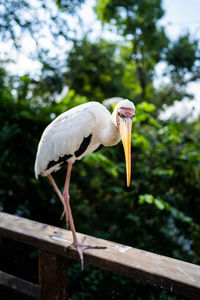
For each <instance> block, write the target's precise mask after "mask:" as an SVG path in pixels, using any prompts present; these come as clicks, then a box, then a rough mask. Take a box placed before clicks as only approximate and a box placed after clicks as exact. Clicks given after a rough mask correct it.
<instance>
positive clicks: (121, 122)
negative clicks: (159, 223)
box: [34, 99, 135, 269]
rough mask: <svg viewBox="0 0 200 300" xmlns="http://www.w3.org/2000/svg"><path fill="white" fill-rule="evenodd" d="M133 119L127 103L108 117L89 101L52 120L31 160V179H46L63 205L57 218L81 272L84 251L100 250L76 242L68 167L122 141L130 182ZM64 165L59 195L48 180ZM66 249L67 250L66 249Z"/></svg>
mask: <svg viewBox="0 0 200 300" xmlns="http://www.w3.org/2000/svg"><path fill="white" fill-rule="evenodd" d="M134 116H135V105H134V103H133V102H132V101H130V100H128V99H123V100H121V101H119V102H118V103H117V104H116V106H115V108H114V110H113V113H112V114H111V113H110V112H109V110H108V109H107V108H106V107H105V106H104V105H103V104H101V103H99V102H95V101H90V102H87V103H84V104H80V105H78V106H76V107H73V108H71V109H69V110H67V111H65V112H64V113H62V114H60V115H59V116H58V117H56V118H55V119H54V120H53V121H52V122H51V123H50V124H49V125H48V126H47V127H46V129H45V130H44V132H43V133H42V136H41V139H40V141H39V144H38V149H37V154H36V160H35V167H34V170H35V177H36V178H37V179H38V177H39V176H47V177H48V179H49V180H50V182H51V184H52V186H53V187H54V189H55V191H56V193H57V195H58V197H59V198H60V200H61V202H62V204H63V213H62V216H61V217H64V216H65V217H66V223H67V224H68V223H69V225H70V229H71V232H72V236H73V242H72V244H71V245H69V246H68V247H72V248H73V247H74V248H75V249H76V250H77V251H78V254H79V257H80V261H81V268H82V269H83V268H84V259H83V251H84V250H85V249H91V248H95V249H99V248H100V249H102V248H103V249H104V248H106V247H98V246H91V245H85V244H84V241H79V240H78V237H77V233H76V229H75V225H74V220H73V217H72V212H71V207H70V201H69V200H70V195H69V184H70V176H71V171H72V165H73V164H74V163H75V161H77V160H81V159H82V158H83V157H84V156H86V155H88V154H90V153H92V152H95V151H97V150H98V149H99V148H100V147H102V146H114V145H116V144H118V143H119V142H120V140H122V144H123V147H124V153H125V161H126V181H127V186H129V185H130V178H131V130H132V119H133V117H134ZM66 164H67V173H66V179H65V184H64V189H63V193H61V191H60V190H59V188H58V186H57V185H56V182H55V180H54V178H53V176H52V173H53V172H56V171H58V170H59V169H60V168H61V167H62V166H63V165H66ZM68 247H67V248H68Z"/></svg>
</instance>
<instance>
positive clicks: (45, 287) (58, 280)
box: [38, 249, 68, 300]
mask: <svg viewBox="0 0 200 300" xmlns="http://www.w3.org/2000/svg"><path fill="white" fill-rule="evenodd" d="M38 258H39V268H38V269H39V291H40V300H47V299H48V300H66V299H68V296H67V285H66V267H67V263H66V258H64V257H62V256H59V255H56V254H53V253H49V252H46V251H43V250H41V249H39V250H38Z"/></svg>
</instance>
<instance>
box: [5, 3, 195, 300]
mask: <svg viewBox="0 0 200 300" xmlns="http://www.w3.org/2000/svg"><path fill="white" fill-rule="evenodd" d="M83 2H84V1H83V0H73V1H68V0H66V1H65V0H64V1H62V0H61V1H56V0H52V1H50V3H51V5H53V6H51V5H48V6H47V5H46V3H45V1H42V0H40V1H38V3H39V4H38V5H40V6H42V8H43V11H45V12H46V15H47V14H49V18H50V19H44V20H40V18H39V15H37V11H36V10H35V9H34V8H33V7H32V6H31V5H32V4H30V3H29V2H28V1H25V0H24V1H16V0H10V1H3V2H2V5H1V8H2V9H1V12H0V17H1V20H2V22H1V24H0V29H1V30H0V39H1V40H2V41H7V40H11V41H12V42H13V43H14V45H15V46H16V47H18V48H19V47H20V41H21V40H22V39H23V37H24V35H25V34H27V33H28V34H32V36H33V38H34V39H35V41H36V45H37V46H38V47H36V48H37V49H36V52H37V53H36V52H34V53H32V55H33V57H37V60H38V62H40V64H41V73H40V74H38V75H37V77H36V76H35V77H33V76H31V75H30V74H25V75H23V76H21V77H20V76H17V75H10V74H8V73H7V71H6V70H5V69H4V68H2V67H1V68H0V151H1V156H0V209H1V210H4V211H6V212H9V213H12V214H17V215H21V216H25V217H28V218H30V219H34V220H38V221H41V222H43V223H48V224H52V225H56V226H59V227H61V226H62V227H64V228H65V223H64V221H60V215H61V212H62V205H61V203H60V201H59V199H58V198H57V195H56V194H55V192H54V191H53V189H52V187H51V185H50V183H49V182H48V180H47V179H46V178H39V180H36V179H35V176H34V171H33V166H34V161H35V155H36V151H37V145H38V142H39V139H40V137H41V133H42V132H43V130H44V128H45V127H46V126H47V125H48V124H49V123H50V122H51V121H52V120H53V119H54V118H55V117H56V116H57V115H59V114H60V113H62V112H64V111H66V110H67V109H70V108H72V107H74V106H77V105H79V104H82V103H85V102H87V101H88V100H89V101H90V100H97V101H102V100H103V99H105V98H109V97H112V96H121V97H124V98H130V99H134V103H135V104H137V107H136V118H135V119H134V121H133V131H132V181H131V186H130V188H127V187H126V185H125V183H126V175H125V161H124V151H123V147H122V145H121V143H119V144H118V145H117V146H115V147H112V148H106V147H105V148H103V149H102V150H100V152H97V153H93V154H91V155H89V156H87V157H85V158H84V159H83V160H82V161H78V162H77V163H76V164H75V165H74V166H73V171H72V178H71V184H70V194H71V206H72V211H73V215H74V220H75V224H76V228H77V230H78V231H80V232H83V233H86V234H90V235H93V236H97V237H102V238H105V239H109V240H112V241H116V242H119V243H123V244H126V245H130V246H133V247H136V248H140V249H146V250H148V251H152V252H155V253H160V254H163V255H167V256H171V257H175V258H178V259H182V260H186V261H188V262H192V263H200V250H199V249H200V241H199V235H200V227H199V226H200V225H199V210H200V153H199V145H200V137H199V131H200V120H197V121H196V122H193V123H191V124H187V123H186V122H182V123H178V122H176V121H173V122H172V121H169V122H168V123H164V122H161V121H159V119H158V118H157V117H156V116H157V115H158V109H159V108H162V106H163V104H168V105H170V104H172V103H173V102H174V100H177V99H178V100H181V99H182V98H183V96H184V95H186V93H185V87H186V85H187V83H188V82H190V81H194V80H197V79H199V58H198V57H199V45H198V43H197V41H196V40H192V39H191V37H190V36H189V35H183V36H181V37H180V38H178V39H177V41H175V42H173V43H170V45H169V47H168V42H169V41H168V39H167V38H166V35H165V31H164V28H162V27H159V26H158V21H159V20H160V18H161V17H162V16H163V13H164V11H163V9H162V7H161V1H160V0H153V1H149V0H145V1H144V0H143V1H142V0H136V1H133V0H128V1H120V0H117V1H112V0H98V1H97V5H96V8H95V9H96V12H97V15H98V18H99V19H100V20H101V21H102V22H103V23H107V24H109V26H110V28H111V29H112V30H113V31H114V32H117V33H118V34H119V35H120V41H121V42H120V43H119V42H118V43H116V42H110V41H109V42H108V41H106V40H104V39H100V38H99V39H97V40H96V41H95V42H94V41H93V42H91V41H89V40H88V39H89V38H88V36H89V35H88V36H86V35H84V38H83V39H80V40H79V38H80V37H76V38H75V39H73V47H72V49H71V51H70V53H69V56H68V58H67V59H66V53H65V49H63V55H62V58H60V57H53V56H52V55H50V54H51V53H50V50H51V49H46V48H42V49H40V47H39V44H38V41H39V38H40V37H41V30H42V28H44V26H47V27H48V28H51V33H52V40H53V41H54V44H56V41H58V39H59V38H61V36H62V37H64V38H65V39H69V32H70V31H69V28H68V24H67V21H66V20H67V18H66V15H65V14H66V12H67V13H70V14H73V15H75V14H76V12H77V7H79V5H81V4H82V3H83ZM56 5H57V6H56ZM51 7H55V8H56V9H55V10H51ZM26 11H30V12H32V14H31V13H30V15H29V14H26V13H25V12H26ZM162 59H165V61H167V62H168V67H167V70H166V74H167V75H168V76H169V75H170V76H171V79H172V82H171V83H169V84H168V85H166V86H162V87H160V89H158V90H156V89H155V88H154V86H153V76H154V70H155V66H156V64H157V63H158V62H160V61H161V60H162ZM1 62H2V63H4V65H5V66H6V64H5V63H6V60H4V61H3V60H2V61H1ZM65 84H67V86H68V91H67V92H66V95H65V96H64V97H63V99H62V100H58V95H60V93H61V91H62V90H63V87H64V86H65ZM144 100H145V101H144ZM65 173H66V168H62V169H61V170H60V171H59V172H58V173H56V174H55V180H56V182H57V183H58V186H59V187H60V188H61V190H62V188H63V184H64V178H65ZM69 276H70V283H71V285H70V288H71V291H70V293H71V295H72V299H78V297H79V299H80V298H81V299H98V297H99V298H100V297H101V298H102V297H105V298H106V297H108V295H109V297H110V298H117V299H124V297H126V298H127V297H129V298H127V299H133V298H134V299H138V300H139V299H146V298H147V295H146V294H145V290H146V289H147V290H148V291H150V287H149V286H146V285H143V284H141V283H139V282H136V281H135V282H133V281H131V280H128V279H125V278H123V277H120V276H116V275H115V274H108V273H105V272H103V271H101V270H99V269H98V270H96V269H95V268H86V270H85V274H84V276H82V273H80V266H79V264H78V265H74V264H73V266H72V267H70V269H69ZM80 277H82V283H80V284H79V287H77V282H80V280H81V278H80ZM111 281H112V284H110V282H111ZM132 289H133V291H132ZM113 291H114V292H113ZM115 291H117V292H115ZM130 291H131V292H130ZM99 295H100V296H99ZM127 295H130V296H127ZM165 295H166V293H165V292H160V291H155V290H151V299H165V298H164V296H165ZM162 296H163V297H162ZM148 297H150V296H149V295H148ZM168 299H178V298H177V296H174V295H170V296H168Z"/></svg>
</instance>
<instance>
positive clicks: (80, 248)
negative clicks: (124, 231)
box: [66, 236, 107, 271]
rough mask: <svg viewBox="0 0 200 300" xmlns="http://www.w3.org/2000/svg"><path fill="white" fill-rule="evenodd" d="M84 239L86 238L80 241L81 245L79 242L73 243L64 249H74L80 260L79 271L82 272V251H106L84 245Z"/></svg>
mask: <svg viewBox="0 0 200 300" xmlns="http://www.w3.org/2000/svg"><path fill="white" fill-rule="evenodd" d="M85 239H86V236H85V237H84V238H83V239H82V240H81V243H79V242H73V243H72V244H70V245H69V246H68V247H66V249H68V248H71V247H74V248H75V249H76V250H77V251H78V254H79V256H80V260H81V270H82V271H83V270H84V258H83V251H84V250H86V249H106V248H107V247H100V246H92V245H84V244H83V243H84V241H85Z"/></svg>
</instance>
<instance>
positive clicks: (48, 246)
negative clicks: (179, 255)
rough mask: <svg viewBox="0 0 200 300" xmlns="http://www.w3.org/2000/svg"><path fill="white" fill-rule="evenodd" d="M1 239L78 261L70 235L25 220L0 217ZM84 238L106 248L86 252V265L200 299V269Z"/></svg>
mask: <svg viewBox="0 0 200 300" xmlns="http://www.w3.org/2000/svg"><path fill="white" fill-rule="evenodd" d="M0 235H2V236H4V237H8V238H11V239H15V240H18V241H21V242H23V243H26V244H29V245H32V246H35V247H36V248H38V249H41V250H43V251H47V252H50V253H54V254H57V255H60V256H63V257H69V258H72V259H76V260H79V256H78V254H77V252H76V250H75V249H67V250H66V247H67V246H68V245H69V244H70V243H71V242H72V235H71V232H70V231H68V230H64V229H60V228H57V227H53V226H49V225H46V224H42V223H39V222H35V221H30V220H28V219H25V218H21V217H17V216H12V215H9V214H6V213H0ZM84 236H86V241H85V243H87V244H88V243H89V244H91V245H97V246H106V247H107V249H106V250H94V249H90V250H86V251H85V254H84V259H85V264H92V265H95V266H98V267H100V268H103V269H107V270H110V271H112V272H117V273H119V274H123V275H125V276H128V277H132V278H135V279H138V280H140V281H144V282H147V283H149V284H151V285H155V286H158V287H160V288H162V289H167V290H169V291H171V292H174V293H178V294H180V295H184V296H187V297H190V298H191V299H200V266H197V265H194V264H190V263H187V262H183V261H180V260H177V259H173V258H169V257H166V256H162V255H158V254H155V253H151V252H148V251H144V250H139V249H136V248H132V247H128V246H125V245H121V244H117V243H113V242H110V241H106V240H102V239H97V238H94V237H91V236H87V235H83V234H80V233H78V238H79V239H81V238H83V237H84Z"/></svg>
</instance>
